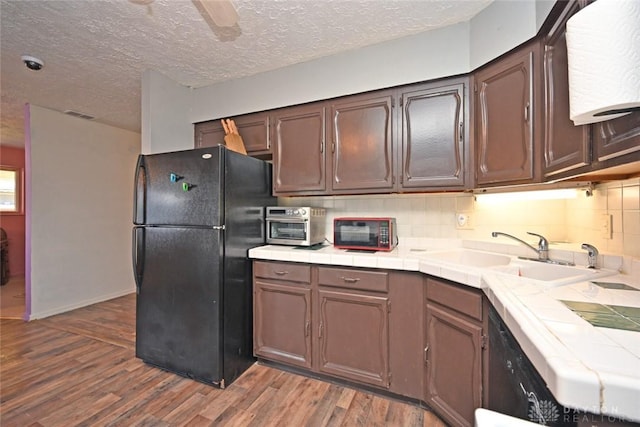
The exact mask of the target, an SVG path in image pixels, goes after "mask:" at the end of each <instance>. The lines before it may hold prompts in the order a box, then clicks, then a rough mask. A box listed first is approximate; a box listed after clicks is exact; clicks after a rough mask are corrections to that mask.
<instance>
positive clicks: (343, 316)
mask: <svg viewBox="0 0 640 427" xmlns="http://www.w3.org/2000/svg"><path fill="white" fill-rule="evenodd" d="M388 304H389V298H388V297H387V296H386V295H380V296H378V295H375V296H374V295H361V294H355V293H351V292H348V291H327V290H319V291H318V306H319V310H318V311H319V316H320V322H319V326H318V338H319V348H318V355H319V358H318V359H319V360H318V362H319V364H318V370H319V371H320V372H322V373H325V374H330V375H335V376H338V377H342V378H346V379H349V380H354V381H358V382H362V383H366V384H373V385H376V386H380V387H384V388H388V387H389V316H388V314H389V313H388Z"/></svg>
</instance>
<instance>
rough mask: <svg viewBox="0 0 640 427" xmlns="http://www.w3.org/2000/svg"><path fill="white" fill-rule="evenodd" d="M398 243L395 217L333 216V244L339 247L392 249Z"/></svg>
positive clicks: (377, 249)
mask: <svg viewBox="0 0 640 427" xmlns="http://www.w3.org/2000/svg"><path fill="white" fill-rule="evenodd" d="M397 244H398V232H397V227H396V219H395V218H366V217H357V218H335V219H334V220H333V246H335V247H336V248H339V249H356V250H370V251H392V250H393V249H394V248H395V247H396V246H397Z"/></svg>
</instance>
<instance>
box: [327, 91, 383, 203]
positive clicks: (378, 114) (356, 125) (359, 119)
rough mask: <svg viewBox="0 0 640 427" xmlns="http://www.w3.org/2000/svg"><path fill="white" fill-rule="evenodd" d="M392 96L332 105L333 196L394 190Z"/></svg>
mask: <svg viewBox="0 0 640 427" xmlns="http://www.w3.org/2000/svg"><path fill="white" fill-rule="evenodd" d="M392 95H393V91H392V90H385V91H378V92H372V93H367V94H364V95H353V96H348V97H343V98H337V99H335V100H332V101H330V102H329V111H330V124H329V128H330V134H331V150H330V152H331V156H330V165H331V166H330V170H331V180H330V184H331V187H330V189H331V193H332V194H349V193H367V192H391V190H392V189H393V186H394V183H395V181H394V168H393V161H394V156H393V135H394V126H395V123H394V119H393V96H392Z"/></svg>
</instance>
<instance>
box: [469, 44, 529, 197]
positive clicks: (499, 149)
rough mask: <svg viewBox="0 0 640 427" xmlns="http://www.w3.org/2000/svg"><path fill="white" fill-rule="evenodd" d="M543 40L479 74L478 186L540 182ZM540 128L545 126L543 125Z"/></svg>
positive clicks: (491, 65) (477, 105)
mask: <svg viewBox="0 0 640 427" xmlns="http://www.w3.org/2000/svg"><path fill="white" fill-rule="evenodd" d="M539 56H540V55H539V44H538V42H537V41H534V42H533V43H529V44H526V45H524V46H523V47H521V48H519V49H517V50H515V51H513V52H511V53H509V54H508V55H507V56H505V57H503V58H500V59H499V60H497V61H495V62H493V63H491V64H490V65H488V66H486V67H484V68H482V69H480V70H479V71H478V72H477V73H476V74H475V87H474V91H475V115H476V117H475V127H476V129H475V131H476V137H475V146H476V167H475V169H476V184H477V186H479V187H483V186H492V185H507V184H525V183H532V182H535V180H536V179H537V177H536V173H535V169H534V167H535V151H534V150H535V147H536V141H535V139H534V138H535V136H536V134H535V133H534V129H536V120H540V117H539V116H540V115H539V114H537V111H536V96H535V95H536V90H535V88H536V87H539V85H538V84H537V82H538V81H539V73H537V72H536V68H535V67H536V66H537V65H536V64H538V61H539ZM538 129H539V127H538Z"/></svg>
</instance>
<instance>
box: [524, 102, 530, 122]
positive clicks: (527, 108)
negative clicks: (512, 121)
mask: <svg viewBox="0 0 640 427" xmlns="http://www.w3.org/2000/svg"><path fill="white" fill-rule="evenodd" d="M524 121H525V122H528V121H529V103H528V102H527V105H525V106H524Z"/></svg>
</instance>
